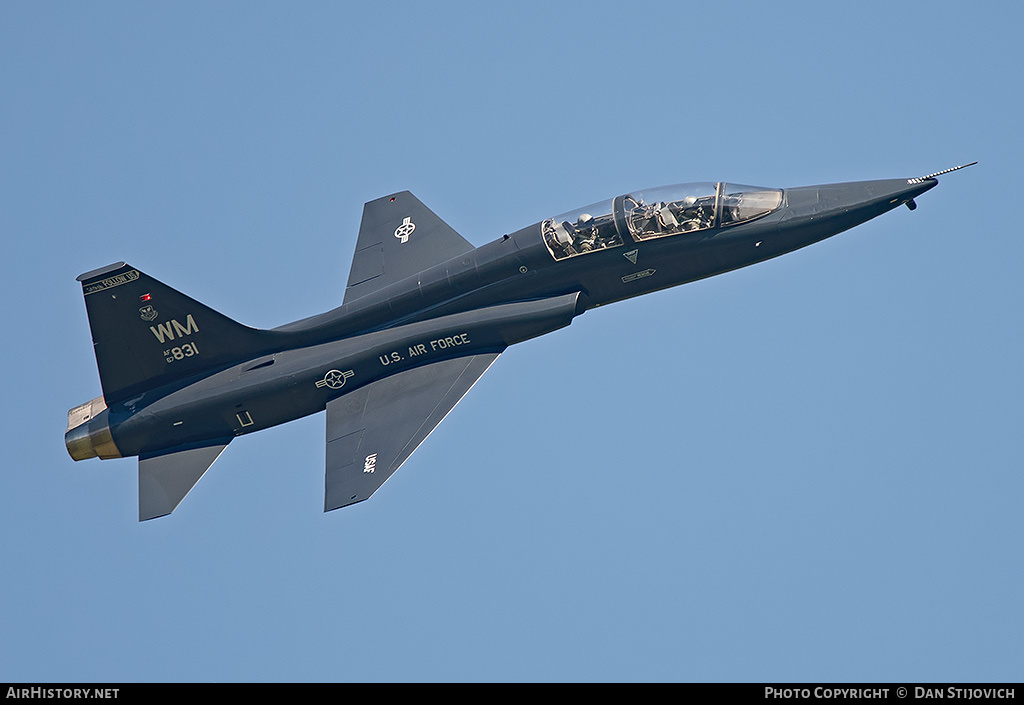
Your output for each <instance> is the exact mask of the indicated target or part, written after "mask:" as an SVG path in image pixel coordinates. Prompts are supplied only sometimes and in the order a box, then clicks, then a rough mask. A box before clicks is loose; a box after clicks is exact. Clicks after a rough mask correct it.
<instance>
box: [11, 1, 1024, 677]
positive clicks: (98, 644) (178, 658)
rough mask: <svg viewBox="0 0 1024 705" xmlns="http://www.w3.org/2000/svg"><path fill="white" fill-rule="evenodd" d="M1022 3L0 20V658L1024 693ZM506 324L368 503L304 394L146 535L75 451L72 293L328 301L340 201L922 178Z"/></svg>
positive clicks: (98, 11) (167, 669) (382, 7)
mask: <svg viewBox="0 0 1024 705" xmlns="http://www.w3.org/2000/svg"><path fill="white" fill-rule="evenodd" d="M1022 21H1024V10H1022V9H1021V6H1020V5H1019V4H1018V3H1010V2H999V3H987V2H978V3H974V4H972V5H970V6H969V7H968V6H966V5H964V4H963V3H961V2H952V1H945V0H943V1H936V0H931V1H929V2H900V3H893V2H865V1H861V2H856V3H823V2H806V3H804V2H781V3H676V2H671V3H661V2H650V3H642V4H636V5H629V4H624V3H611V2H604V3H601V2H587V3H563V2H529V1H524V2H516V3H477V2H466V3H450V2H432V3H403V2H394V3H387V4H380V3H341V2H337V3H320V2H305V3H249V2H244V3H243V2H201V3H191V2H176V3H147V2H124V3H112V2H93V3H75V2H62V3H54V2H22V1H11V2H3V3H0V124H2V129H0V233H2V236H3V239H2V242H3V245H4V249H5V255H6V256H5V257H4V258H3V265H2V267H3V281H4V284H5V286H4V290H5V291H6V295H7V302H6V304H5V305H4V306H2V307H0V325H2V327H3V331H4V333H3V345H2V346H0V351H2V352H0V355H2V358H0V359H2V362H3V369H4V370H5V375H4V383H3V391H2V395H3V397H2V400H3V403H2V404H0V409H2V410H0V413H2V414H3V418H2V421H3V428H4V429H5V431H6V443H5V444H4V445H5V450H6V452H5V453H4V459H3V461H2V462H0V466H2V467H3V472H2V473H0V533H2V535H3V537H4V538H3V539H2V541H0V680H15V681H179V680H182V681H213V680H217V681H252V680H270V681H293V680H301V681H305V680H326V681H350V680H358V681H363V680H417V681H418V680H513V681H519V680H530V681H533V680H672V681H691V680H693V681H888V682H915V681H954V682H956V681H1017V682H1019V681H1020V680H1022V677H1024V669H1022V664H1024V659H1022V648H1021V633H1022V632H1024V610H1022V609H1021V595H1022V594H1024V568H1022V566H1021V546H1022V544H1024V530H1022V519H1021V497H1022V491H1024V482H1022V470H1024V452H1022V440H1021V422H1022V420H1024V401H1022V396H1024V394H1022V393H1024V385H1022V372H1021V362H1022V354H1021V351H1022V342H1024V328H1022V316H1021V301H1022V294H1024V286H1022V283H1021V275H1020V267H1021V262H1022V261H1024V244H1022V243H1024V238H1022V228H1021V218H1020V211H1021V206H1020V201H1021V169H1020V163H1021V158H1022V149H1021V147H1022V140H1021V137H1020V115H1021V108H1022V97H1021V96H1022V90H1021V88H1022V82H1021V81H1022V79H1021V73H1020V69H1021V66H1022V65H1024V51H1022V49H1021V42H1020V38H1019V28H1020V26H1021V24H1022ZM973 160H979V161H980V164H979V165H978V166H975V167H972V168H971V169H968V170H965V171H963V172H959V173H956V174H952V175H949V176H946V177H943V178H942V179H941V183H940V185H939V187H938V188H936V189H934V190H933V191H931V192H929V193H927V194H925V195H924V196H922V197H921V198H920V199H918V203H919V206H920V207H919V208H918V210H917V211H915V212H913V213H911V212H910V211H908V210H907V209H899V210H897V211H894V212H892V213H890V214H888V215H886V216H883V217H881V218H879V219H877V220H875V221H872V222H870V223H867V224H865V225H863V226H861V227H859V228H857V229H855V230H853V231H850V232H848V233H845V234H843V235H841V236H839V237H837V238H834V239H832V240H828V241H825V242H823V243H819V244H817V245H814V246H812V247H810V248H807V249H805V250H801V251H799V252H797V253H793V254H790V255H787V256H786V257H783V258H780V259H776V260H773V261H770V262H767V263H763V264H760V265H757V266H755V267H751V268H748V269H744V270H740V271H737V272H733V273H730V274H726V275H723V276H720V277H716V278H713V279H709V280H704V281H701V282H698V283H695V284H691V285H688V286H684V287H679V288H676V289H671V290H668V291H663V292H660V293H657V294H652V295H649V296H646V297H641V298H637V299H632V300H630V301H626V302H622V303H619V304H616V305H614V306H610V307H607V308H603V309H600V310H597V311H591V312H588V313H587V314H586V315H584V316H582V317H581V318H579V319H577V320H576V321H574V322H573V324H572V325H571V326H570V327H569V328H568V329H565V330H562V331H559V332H558V333H555V334H553V335H550V336H546V337H544V338H540V339H537V340H533V341H530V342H527V343H524V344H522V345H520V346H517V347H514V348H512V349H510V350H509V351H508V352H507V353H506V354H505V355H503V356H502V358H501V360H500V361H499V362H498V363H497V364H496V365H495V366H494V367H493V368H492V369H491V371H490V372H489V373H488V374H487V375H486V376H485V377H484V378H483V379H482V380H481V381H480V382H479V384H477V386H476V387H475V388H474V390H473V392H472V393H471V394H470V395H468V396H467V397H466V398H465V399H464V400H463V401H462V403H461V404H460V405H459V406H458V407H457V408H456V410H455V411H454V412H453V413H452V414H451V415H450V416H449V417H448V419H447V420H446V421H445V422H444V423H443V424H442V425H441V426H440V427H439V428H438V429H437V430H436V431H435V432H434V434H433V435H431V436H430V438H429V439H428V440H427V441H426V442H425V443H424V444H423V446H421V447H420V449H419V450H418V451H417V452H416V454H414V455H413V457H412V458H411V459H410V460H409V462H407V463H406V465H405V466H404V467H403V468H402V469H401V470H400V471H399V472H398V473H397V474H396V475H395V476H394V477H393V478H392V479H391V480H390V481H389V482H388V483H387V484H386V485H385V486H384V487H383V488H382V489H381V490H380V491H379V492H378V493H377V494H376V495H375V496H374V497H373V498H372V499H371V500H370V501H368V502H364V503H362V504H359V505H356V506H353V507H350V508H348V509H344V510H340V511H336V512H332V513H329V514H324V513H322V511H321V510H322V506H323V505H322V502H323V462H324V448H323V443H324V418H323V415H318V416H314V417H311V418H307V419H303V420H300V421H296V422H293V423H290V424H287V425H284V426H281V427H278V428H275V429H271V430H268V431H265V432H262V433H259V434H256V435H252V436H247V437H244V438H240V439H238V440H236V441H235V442H233V443H232V444H231V446H230V447H229V448H228V449H227V450H226V451H225V452H224V454H223V455H222V456H221V458H220V459H219V460H218V461H217V463H216V464H215V465H214V466H213V468H211V470H210V471H209V472H208V473H207V475H206V476H205V477H204V478H203V480H202V481H201V482H200V483H199V484H198V485H197V487H196V488H195V490H194V491H193V492H192V493H191V494H190V495H189V496H188V497H187V498H186V499H185V501H184V502H183V503H182V504H181V505H180V506H179V508H178V509H177V511H176V512H175V513H174V514H173V515H171V516H170V517H167V518H163V519H159V520H155V521H150V522H146V523H143V524H139V523H138V522H137V520H136V519H137V475H136V462H135V461H134V460H133V459H126V460H111V461H99V460H90V461H85V462H81V463H74V462H72V461H71V459H70V458H69V457H68V455H67V452H66V451H65V448H64V445H63V432H64V428H65V423H66V412H67V410H68V409H69V408H71V407H73V406H75V405H77V404H79V403H81V402H84V401H86V400H88V399H91V398H93V397H94V396H96V395H97V394H99V391H100V388H99V380H98V377H97V374H96V367H95V361H94V358H93V357H92V352H91V344H90V343H91V339H90V335H89V329H88V324H87V321H86V316H85V307H84V304H83V301H82V295H81V288H80V285H79V284H78V282H76V281H75V277H76V276H77V275H78V274H80V273H81V272H84V271H87V270H91V269H94V268H96V267H100V266H104V265H106V264H109V263H111V262H116V261H119V260H125V261H128V262H130V263H131V264H133V265H134V266H136V267H138V268H140V269H143V270H144V271H146V272H147V273H149V274H151V275H153V276H155V277H157V278H158V279H161V280H162V281H164V282H166V283H168V284H170V285H171V286H174V287H176V288H178V289H180V290H182V291H184V292H187V293H189V294H190V295H192V296H193V297H195V298H198V299H199V300H201V301H203V302H204V303H206V304H208V305H210V306H213V307H214V308H217V309H218V310H220V311H222V312H224V313H225V314H227V315H229V316H231V317H233V318H235V319H236V320H238V321H240V322H243V323H247V324H250V325H255V326H264V327H271V326H276V325H280V324H283V323H286V322H288V321H291V320H294V319H297V318H301V317H305V316H308V315H312V314H315V313H318V312H320V311H323V310H326V309H328V308H331V307H334V306H335V305H337V304H338V303H339V302H340V301H341V298H342V295H343V291H344V285H345V280H346V278H347V273H348V266H349V260H350V258H351V254H352V250H353V248H354V244H355V236H356V232H357V229H358V224H359V218H360V214H361V212H362V205H363V203H364V202H365V201H368V200H371V199H374V198H377V197H379V196H381V195H385V194H387V193H391V192H394V191H399V190H403V189H409V190H411V191H412V192H413V193H415V194H416V195H417V196H418V197H419V198H421V199H422V200H423V201H424V202H425V203H427V204H428V205H429V206H430V207H431V208H432V209H433V210H434V211H435V212H436V213H438V215H440V216H441V217H442V218H444V219H445V220H446V221H447V222H448V223H449V224H451V225H452V226H453V227H454V228H455V229H456V230H458V231H459V232H461V233H462V234H463V235H464V236H465V237H466V238H467V239H469V240H470V241H471V242H473V243H474V244H477V245H480V244H483V243H485V242H488V241H490V240H492V239H495V238H497V237H500V236H501V235H502V234H503V233H506V232H511V231H514V230H516V229H518V228H520V227H522V226H524V225H527V224H529V223H533V222H536V221H538V220H540V219H542V218H544V217H548V216H550V215H552V214H555V213H560V212H564V211H567V210H570V209H572V208H576V207H580V206H583V205H586V204H589V203H592V202H595V201H598V200H602V199H605V198H610V197H612V196H614V195H616V194H619V193H623V192H626V191H629V190H634V189H640V188H644V187H650V186H655V185H661V184H672V183H681V182H687V181H718V180H728V181H733V182H739V183H747V184H755V185H763V186H780V187H786V186H798V185H806V184H814V183H828V182H836V181H853V180H860V179H875V178H896V177H912V176H919V175H923V174H926V173H928V172H932V171H938V170H940V169H944V168H946V167H950V166H954V165H956V164H962V163H966V162H969V161H973Z"/></svg>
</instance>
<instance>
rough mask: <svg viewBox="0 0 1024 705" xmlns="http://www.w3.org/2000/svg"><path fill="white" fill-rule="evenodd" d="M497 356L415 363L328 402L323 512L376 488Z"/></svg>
mask: <svg viewBox="0 0 1024 705" xmlns="http://www.w3.org/2000/svg"><path fill="white" fill-rule="evenodd" d="M500 354H501V353H500V352H498V353H487V354H481V355H473V356H471V357H460V358H456V359H454V360H445V361H443V362H437V363H434V364H432V365H426V366H425V367H418V368H416V369H412V370H408V371H406V372H402V373H399V374H397V375H394V376H392V377H387V378H385V379H382V380H379V381H377V382H374V383H373V384H370V385H367V386H365V387H362V388H361V389H357V390H355V391H353V392H350V393H349V394H346V395H345V396H343V397H339V398H338V399H335V400H334V401H331V402H328V404H327V471H326V481H325V490H324V511H325V512H328V511H331V510H332V509H338V508H339V507H344V506H347V505H349V504H355V503H356V502H361V501H363V500H364V499H368V498H369V497H370V495H372V494H373V493H374V492H376V491H377V489H378V488H380V486H381V485H383V484H384V482H385V481H386V480H387V479H388V478H389V477H391V475H392V474H393V473H394V472H395V471H396V470H398V468H399V467H400V466H401V465H402V463H404V462H405V460H406V459H407V458H408V457H409V456H410V455H412V452H413V451H414V450H416V448H417V447H418V446H419V445H420V443H422V442H423V440H424V439H425V438H426V437H427V436H428V435H430V432H431V431H433V430H434V428H436V427H437V425H438V424H439V423H441V421H443V420H444V418H445V416H447V415H448V413H449V412H450V411H451V410H452V409H453V408H455V405H456V404H458V403H459V400H460V399H462V397H463V396H464V395H465V394H466V392H468V391H469V390H470V388H471V387H472V386H473V385H474V384H475V383H476V381H477V380H478V379H480V377H481V376H483V374H484V372H486V371H487V369H488V368H489V367H490V366H491V365H492V364H493V363H494V361H495V360H497V359H498V356H499V355H500Z"/></svg>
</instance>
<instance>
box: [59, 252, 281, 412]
mask: <svg viewBox="0 0 1024 705" xmlns="http://www.w3.org/2000/svg"><path fill="white" fill-rule="evenodd" d="M78 281H80V282H82V293H83V295H84V296H85V308H86V310H87V311H88V314H89V327H90V328H91V330H92V340H93V347H94V350H95V353H96V365H97V367H98V368H99V373H100V384H101V385H102V387H103V396H104V398H105V399H106V403H107V405H108V406H109V405H111V404H115V403H117V402H119V401H123V400H124V399H128V398H130V397H132V396H135V395H137V394H141V393H142V392H144V391H146V390H147V389H152V388H153V387H157V386H160V385H163V384H168V383H171V382H174V381H177V380H179V379H184V378H186V377H190V376H193V375H196V374H201V373H203V372H208V371H209V372H212V371H214V370H215V369H218V368H221V367H224V366H227V365H230V364H235V363H237V362H240V361H242V360H245V359H247V358H248V357H253V356H256V355H259V354H261V353H262V351H263V350H264V349H267V348H269V347H271V346H272V345H273V343H274V339H275V337H276V336H277V335H278V334H275V333H273V332H271V331H264V330H258V329H255V328H249V327H247V326H243V325H241V324H239V323H236V322H235V321H233V320H231V319H230V318H228V317H227V316H225V315H223V314H220V313H218V312H216V311H214V310H213V309H211V308H209V307H208V306H204V305H203V304H201V303H199V302H198V301H196V300H195V299H191V298H189V297H188V296H185V295H184V294H182V293H181V292H179V291H176V290H174V289H172V288H171V287H169V286H167V285H166V284H163V283H161V282H159V281H157V280H156V279H154V278H153V277H150V276H148V275H146V274H144V273H143V272H140V271H139V270H137V269H135V268H134V267H132V266H130V265H128V264H125V263H124V262H118V263H117V264H112V265H110V266H108V267H103V268H101V269H96V270H93V271H91V272H86V273H85V274H83V275H81V276H80V277H78Z"/></svg>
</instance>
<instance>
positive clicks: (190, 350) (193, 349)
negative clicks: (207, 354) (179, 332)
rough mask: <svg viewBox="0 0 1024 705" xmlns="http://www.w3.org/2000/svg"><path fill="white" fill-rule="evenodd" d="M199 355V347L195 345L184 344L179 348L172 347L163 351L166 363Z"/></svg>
mask: <svg viewBox="0 0 1024 705" xmlns="http://www.w3.org/2000/svg"><path fill="white" fill-rule="evenodd" d="M198 354H199V346H198V345H196V344H195V343H185V344H184V345H182V346H180V347H174V348H171V349H170V350H164V359H165V360H166V361H167V362H169V363H170V362H174V361H175V360H184V359H185V358H186V357H192V356H193V355H198Z"/></svg>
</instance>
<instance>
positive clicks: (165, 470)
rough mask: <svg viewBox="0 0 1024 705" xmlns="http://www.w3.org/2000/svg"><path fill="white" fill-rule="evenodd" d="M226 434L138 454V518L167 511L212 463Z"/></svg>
mask: <svg viewBox="0 0 1024 705" xmlns="http://www.w3.org/2000/svg"><path fill="white" fill-rule="evenodd" d="M230 441H231V439H230V438H226V439H220V440H216V441H212V442H210V443H209V444H206V445H201V446H196V445H189V446H183V447H180V448H171V449H169V450H166V451H160V452H159V453H143V454H142V455H140V456H139V521H146V520H147V519H154V518H156V517H162V516H164V515H166V514H170V513H171V512H173V511H174V509H175V508H176V507H177V506H178V505H179V504H180V503H181V500H183V499H184V498H185V495H187V494H188V493H189V491H190V490H191V489H192V488H193V487H195V484H196V483H197V482H199V480H200V478H202V476H203V475H204V474H205V473H206V471H207V470H208V469H209V468H210V466H211V465H213V461H215V460H216V459H217V458H218V456H220V454H221V451H223V450H224V449H225V448H227V447H228V443H229V442H230Z"/></svg>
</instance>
